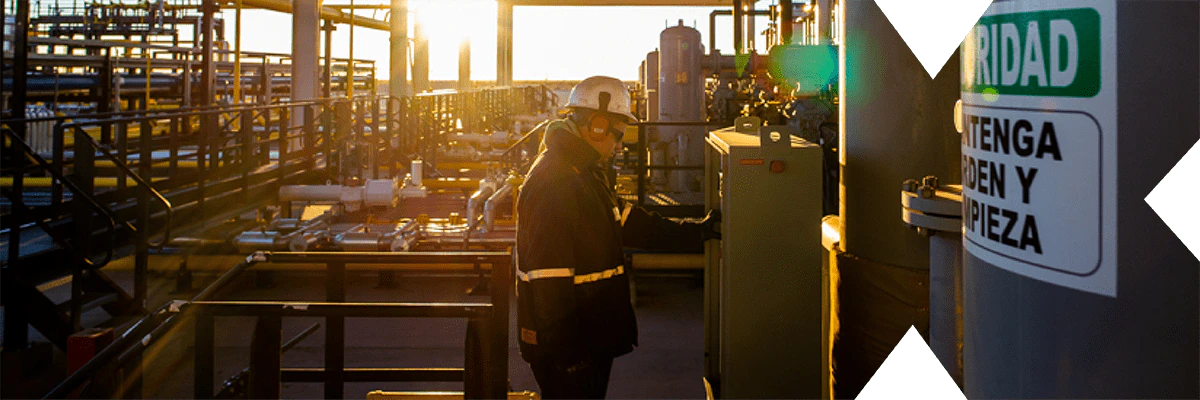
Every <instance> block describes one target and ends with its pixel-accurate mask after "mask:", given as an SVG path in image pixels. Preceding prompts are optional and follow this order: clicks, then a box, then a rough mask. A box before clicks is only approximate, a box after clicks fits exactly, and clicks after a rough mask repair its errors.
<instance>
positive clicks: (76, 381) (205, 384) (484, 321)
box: [44, 252, 514, 399]
mask: <svg viewBox="0 0 1200 400" xmlns="http://www.w3.org/2000/svg"><path fill="white" fill-rule="evenodd" d="M511 262H512V254H511V253H508V252H442V253H371V252H368V253H356V252H299V253H288V252H282V253H275V252H258V253H254V254H251V255H250V256H249V257H247V259H246V261H245V262H242V263H239V264H238V265H236V266H234V267H233V268H230V269H229V270H227V271H226V272H225V273H224V274H222V275H221V276H220V277H219V278H218V279H217V280H216V281H214V282H213V283H212V284H210V285H209V286H208V287H206V288H205V289H204V290H202V291H201V292H200V293H199V294H197V295H196V296H194V297H193V298H192V299H191V300H189V301H176V302H171V303H168V304H165V305H163V306H162V307H160V308H159V309H158V310H156V311H155V312H153V313H150V314H148V315H146V316H145V317H143V318H142V319H141V320H139V321H138V322H137V323H135V324H134V325H133V327H132V328H130V329H129V330H128V331H126V332H125V333H124V334H123V335H122V336H121V337H119V338H117V339H116V340H115V341H114V342H113V343H112V344H110V345H109V346H108V347H106V348H104V350H102V351H101V352H100V353H99V354H97V355H96V356H95V357H93V358H92V359H91V360H90V361H88V362H87V363H86V364H84V365H83V366H81V367H80V368H79V369H78V370H76V371H75V373H73V374H71V375H70V376H68V377H67V379H65V380H64V381H63V382H62V383H60V384H59V385H58V386H57V387H55V388H54V389H53V390H52V391H50V392H49V393H47V394H46V396H45V397H44V398H63V397H65V396H67V395H69V394H70V393H72V392H74V391H75V390H76V389H77V388H79V387H81V386H83V385H85V384H86V383H87V382H89V381H90V380H91V379H92V378H93V377H95V376H96V374H97V373H98V372H99V371H101V369H103V368H119V367H121V366H124V365H126V364H127V363H129V362H133V361H138V360H141V353H142V352H143V351H145V350H146V349H147V348H148V347H149V346H151V345H152V344H153V343H154V342H155V341H156V340H159V339H161V338H163V337H167V336H168V335H167V334H168V332H170V331H171V330H172V329H174V328H175V327H176V326H177V324H178V323H179V322H180V321H193V322H195V325H194V328H193V329H195V330H196V348H195V351H194V352H193V353H194V354H196V355H197V356H196V357H195V364H194V367H195V388H194V396H195V398H210V397H212V396H213V394H214V383H215V380H214V377H213V373H214V370H215V365H214V361H215V360H214V358H213V354H214V351H213V350H214V347H213V346H214V341H213V339H214V334H215V332H214V331H215V326H214V322H213V321H214V317H219V316H234V315H243V316H246V315H248V316H256V317H258V318H259V321H258V323H257V324H256V328H255V331H254V339H253V340H252V343H251V361H250V368H249V369H250V384H249V390H248V393H249V395H250V398H278V397H279V385H280V383H281V382H324V383H325V392H324V397H326V398H344V397H345V396H344V385H345V383H346V382H387V381H403V382H445V381H462V382H463V384H464V392H465V396H466V397H467V398H493V399H494V398H503V397H505V396H506V393H507V391H508V356H509V354H508V324H509V320H508V318H509V311H508V310H509V307H510V300H511V296H512V293H511V291H512V290H511V289H512V288H513V284H514V282H513V280H514V275H513V270H512V268H513V265H512V263H511ZM263 263H318V264H325V265H326V269H325V271H326V279H325V282H326V301H324V302H294V301H288V302H273V301H251V302H247V301H241V302H229V301H210V299H212V298H213V297H214V296H215V295H216V294H217V293H219V292H220V291H221V290H222V289H224V288H225V287H226V286H227V285H228V284H229V283H230V282H232V281H234V280H235V279H237V277H238V276H240V275H241V274H242V273H244V272H245V271H247V270H249V269H250V268H251V267H252V266H254V265H257V264H263ZM446 263H479V264H490V265H491V287H492V288H493V290H491V293H490V295H491V302H490V303H354V302H346V264H375V265H377V266H378V267H379V268H384V269H386V270H389V271H403V270H406V269H409V268H410V267H407V266H410V265H419V264H446ZM418 269H419V268H418ZM314 316H315V317H322V318H325V327H326V334H325V361H324V362H325V365H324V366H323V367H322V368H311V367H305V368H295V367H283V366H282V365H281V364H280V362H279V360H280V358H279V353H280V352H281V351H283V346H281V343H280V342H281V337H280V323H281V318H283V317H314ZM346 317H372V318H395V317H404V318H466V319H467V320H468V324H467V336H466V338H465V340H464V342H465V343H464V362H465V364H464V368H461V369H458V368H356V367H347V366H346V365H345V364H346V362H345V361H346V360H345V318H346Z"/></svg>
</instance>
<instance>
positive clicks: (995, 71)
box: [958, 0, 1118, 297]
mask: <svg viewBox="0 0 1200 400" xmlns="http://www.w3.org/2000/svg"><path fill="white" fill-rule="evenodd" d="M1116 34H1117V32H1116V4H1115V1H1114V0H1102V1H1099V0H1069V1H1045V2H1042V1H1038V2H998V3H993V4H992V5H991V7H990V8H989V9H988V11H987V12H985V13H984V15H983V17H982V18H980V19H979V22H978V23H977V24H976V25H975V28H974V29H972V30H971V32H970V33H969V34H968V36H967V38H966V40H965V41H964V42H963V47H962V50H963V52H962V103H963V104H962V108H961V112H960V113H959V116H958V118H960V119H959V121H958V122H959V127H960V128H961V132H962V180H963V236H964V237H963V239H964V245H965V247H966V251H968V252H969V253H971V254H972V255H974V256H975V257H978V258H980V259H982V260H984V261H986V262H988V263H989V264H992V265H995V266H996V267H999V268H1003V269H1005V270H1008V271H1011V272H1014V273H1017V274H1020V275H1024V276H1027V277H1030V278H1033V279H1037V280H1041V281H1045V282H1049V283H1052V284H1056V285H1060V286H1065V287H1070V288H1074V289H1078V290H1082V291H1087V292H1092V293H1097V294H1101V295H1106V296H1113V297H1115V296H1116V295H1117V254H1116V252H1117V237H1116V235H1117V229H1116V227H1117V225H1116V224H1117V221H1116V211H1117V209H1116V189H1117V187H1116V182H1117V175H1116V171H1117V165H1116V161H1117V159H1116V157H1117V149H1116V145H1117V134H1118V132H1117V93H1116V91H1117V85H1116V80H1117V76H1116V70H1117V68H1116V63H1117V49H1116V43H1117V42H1116Z"/></svg>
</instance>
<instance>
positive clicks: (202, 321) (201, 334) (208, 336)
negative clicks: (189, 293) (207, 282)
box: [192, 296, 216, 399]
mask: <svg viewBox="0 0 1200 400" xmlns="http://www.w3.org/2000/svg"><path fill="white" fill-rule="evenodd" d="M197 297H198V296H197ZM214 328H215V326H214V324H213V315H212V314H211V313H209V312H207V310H204V309H200V310H199V312H197V313H196V347H195V351H193V352H192V354H194V355H195V366H194V370H195V371H194V372H195V377H194V378H192V379H194V380H195V381H194V382H193V383H194V384H195V395H194V396H192V397H194V398H197V399H211V398H212V397H213V372H215V371H214V363H215V361H216V360H215V359H214V358H215V357H216V355H215V354H213V350H215V346H214V343H213V334H214V332H213V331H214Z"/></svg>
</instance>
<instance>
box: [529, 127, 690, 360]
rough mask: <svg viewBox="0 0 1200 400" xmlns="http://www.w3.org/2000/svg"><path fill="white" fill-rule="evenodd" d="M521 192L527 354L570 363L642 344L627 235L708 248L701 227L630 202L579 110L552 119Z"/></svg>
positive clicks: (651, 244)
mask: <svg viewBox="0 0 1200 400" xmlns="http://www.w3.org/2000/svg"><path fill="white" fill-rule="evenodd" d="M545 145H546V150H545V151H544V152H542V153H541V154H540V155H539V156H538V158H537V159H536V160H535V161H534V163H533V166H532V167H531V168H530V170H529V173H528V174H527V175H526V179H525V183H524V184H523V185H522V186H521V190H520V194H519V195H518V198H517V214H518V216H519V217H518V219H517V251H516V256H515V257H516V264H517V269H518V273H517V275H518V280H517V304H518V313H517V325H518V326H519V335H520V343H521V355H522V357H523V358H524V359H525V360H526V361H530V362H533V360H534V359H540V360H549V361H552V362H554V363H555V364H557V365H559V366H560V367H562V368H565V367H567V366H571V365H574V364H576V363H578V362H580V361H582V360H584V359H585V358H586V357H589V356H590V357H617V356H620V355H623V354H626V353H629V352H630V351H633V347H634V346H636V345H637V322H636V320H635V318H634V313H633V306H632V305H631V304H630V299H631V297H630V292H629V278H628V273H629V272H630V271H629V270H628V269H627V268H626V266H625V265H624V264H625V256H624V252H623V250H622V245H623V244H624V245H627V246H630V247H643V248H652V249H654V248H657V249H667V250H676V251H679V250H683V251H687V250H698V249H700V248H701V246H702V243H701V228H700V226H699V225H698V224H681V223H677V222H673V221H671V220H668V219H666V218H662V217H659V216H657V215H655V214H651V213H647V212H645V211H644V210H641V209H639V208H636V207H632V206H631V205H626V204H625V203H623V202H622V201H620V200H619V198H618V197H617V196H616V192H615V190H614V187H613V185H612V184H611V182H610V180H609V178H608V176H607V174H606V168H604V167H603V166H601V165H600V164H599V158H600V156H599V154H598V153H597V152H596V150H595V149H593V148H592V147H591V146H589V145H588V144H587V142H584V141H583V139H581V138H580V137H579V135H578V129H577V128H576V127H575V125H574V123H573V122H571V121H570V120H558V121H553V122H552V123H551V124H550V125H549V126H548V127H547V129H546V136H545Z"/></svg>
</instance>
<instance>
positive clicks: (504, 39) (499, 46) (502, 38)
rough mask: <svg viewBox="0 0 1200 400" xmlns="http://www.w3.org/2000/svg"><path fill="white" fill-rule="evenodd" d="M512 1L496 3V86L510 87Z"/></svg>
mask: <svg viewBox="0 0 1200 400" xmlns="http://www.w3.org/2000/svg"><path fill="white" fill-rule="evenodd" d="M512 29H513V3H512V0H498V1H497V2H496V85H497V86H509V85H512V46H513V43H512Z"/></svg>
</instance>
